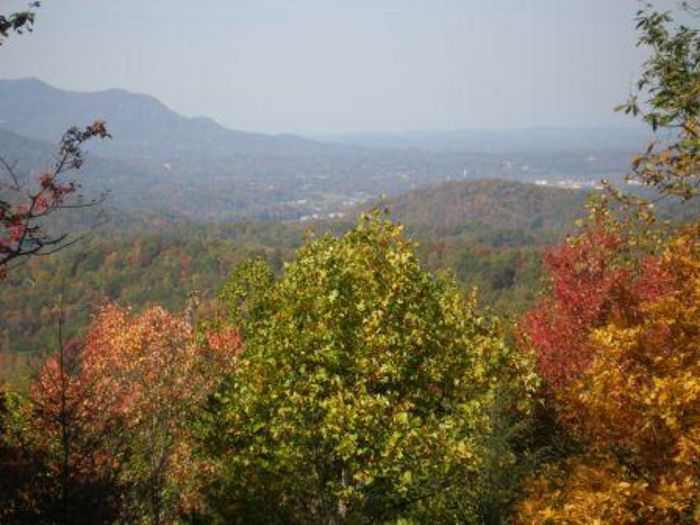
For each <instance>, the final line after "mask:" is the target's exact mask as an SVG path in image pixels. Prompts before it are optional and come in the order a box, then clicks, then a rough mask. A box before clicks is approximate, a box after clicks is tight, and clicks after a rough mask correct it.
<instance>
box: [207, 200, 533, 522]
mask: <svg viewBox="0 0 700 525" xmlns="http://www.w3.org/2000/svg"><path fill="white" fill-rule="evenodd" d="M223 298H224V300H225V302H226V304H227V305H228V306H229V313H230V318H231V321H232V322H233V323H234V324H235V326H237V327H238V328H240V330H241V332H242V334H243V337H244V351H243V353H242V355H241V357H240V358H239V360H238V362H237V364H236V367H235V370H234V371H233V373H232V374H231V375H230V376H229V377H228V379H227V380H226V381H225V385H224V387H223V388H222V389H221V390H220V392H219V393H218V394H217V395H216V396H215V398H214V399H213V401H212V405H211V408H210V410H209V412H208V414H207V416H206V417H205V418H204V421H203V425H202V428H203V431H202V435H203V440H204V444H205V450H206V451H207V452H208V454H209V455H210V457H211V459H212V460H213V462H214V465H215V468H214V474H213V476H212V478H211V481H210V484H209V487H208V492H209V503H210V506H211V508H212V509H213V511H214V513H215V514H216V516H217V517H218V518H219V519H220V520H221V521H223V522H227V523H231V522H241V523H243V522H245V523H255V522H258V523H263V522H264V523H366V522H372V523H376V522H378V521H387V520H392V519H397V518H400V517H406V516H411V515H413V516H420V515H421V514H422V513H424V512H425V513H428V514H429V515H431V516H432V518H431V519H438V517H439V516H440V514H439V513H442V518H441V519H443V521H462V522H464V521H468V522H473V521H481V520H482V518H481V517H480V513H483V512H484V509H485V508H486V507H488V506H489V505H488V503H485V501H486V500H487V499H489V498H491V501H493V500H492V496H493V493H491V494H489V495H485V494H484V492H485V490H486V488H485V487H487V486H489V483H493V480H494V479H496V478H497V476H494V475H493V474H494V471H495V470H498V471H500V472H503V471H504V469H506V468H509V467H512V463H513V462H514V456H513V453H512V451H511V450H510V449H508V447H507V446H506V447H502V448H501V449H499V453H498V454H492V453H491V452H493V450H495V449H494V444H493V436H494V432H495V431H496V430H497V427H499V425H500V422H502V421H504V419H502V418H499V414H500V413H501V409H502V408H504V407H507V408H508V409H517V408H518V407H516V406H515V403H514V401H513V399H514V398H515V396H513V394H514V393H515V392H516V391H517V392H518V394H519V396H518V400H519V402H520V403H521V405H520V408H522V407H524V406H525V400H526V399H527V396H524V395H521V394H522V390H517V389H516V388H515V386H514V385H515V370H516V369H517V368H518V367H520V366H524V363H523V362H521V361H519V359H521V356H517V355H514V354H512V353H511V352H510V351H509V349H508V347H507V346H506V344H505V342H504V340H503V339H502V337H501V335H500V332H499V327H498V324H497V322H496V321H495V319H493V318H491V317H489V316H480V315H478V314H477V312H476V311H475V305H474V302H473V300H469V299H466V300H465V298H464V297H463V296H462V295H461V294H460V293H459V291H458V290H457V288H456V286H455V285H454V283H452V282H451V281H449V280H447V279H436V278H435V277H434V276H432V275H431V274H430V273H428V272H427V271H425V270H423V269H422V268H421V265H420V264H419V262H418V261H417V259H416V258H415V256H414V254H413V245H412V244H411V243H409V242H407V241H405V240H404V239H403V238H402V236H401V228H400V227H399V226H396V225H394V224H392V223H391V222H389V221H387V220H385V219H383V218H382V217H381V216H379V215H378V214H372V215H371V216H369V217H364V218H362V219H361V220H360V223H359V224H358V226H357V227H356V228H355V229H354V230H353V231H351V232H349V233H347V234H346V235H345V236H343V237H341V238H335V237H332V236H330V235H326V236H323V237H321V238H318V239H315V240H311V241H309V242H308V243H307V244H306V245H305V246H304V247H303V248H302V249H301V250H300V251H299V253H298V257H297V259H296V260H295V261H294V262H292V263H290V264H288V265H287V266H286V267H285V269H284V272H283V275H282V276H281V277H280V278H279V279H278V280H275V278H274V276H273V273H272V271H271V270H270V269H269V268H268V267H267V266H266V265H265V264H264V263H262V262H249V263H246V264H244V265H242V266H241V267H240V268H239V269H238V270H237V271H236V272H234V275H233V276H232V278H231V280H230V281H229V282H228V283H227V285H226V287H225V289H224V291H223ZM519 385H520V386H521V387H523V388H524V383H519ZM501 430H504V429H501ZM505 433H507V431H506V432H505ZM487 477H488V479H487ZM500 504H502V506H503V505H504V502H503V501H500ZM418 519H420V518H418Z"/></svg>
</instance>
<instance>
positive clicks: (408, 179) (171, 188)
mask: <svg viewBox="0 0 700 525" xmlns="http://www.w3.org/2000/svg"><path fill="white" fill-rule="evenodd" d="M95 119H104V120H106V121H107V124H108V128H109V130H110V132H111V133H112V135H113V140H110V141H106V142H104V143H96V144H91V145H90V146H89V153H90V155H89V159H88V162H87V163H86V164H85V167H84V169H83V171H82V173H81V174H80V177H79V181H81V182H83V186H84V187H85V188H86V189H87V190H88V193H93V194H94V193H96V192H101V191H103V190H105V189H110V190H112V195H113V197H112V199H111V203H112V206H115V207H117V208H122V209H126V210H129V211H138V212H143V211H147V212H148V213H164V214H166V215H169V216H184V217H188V218H191V219H198V220H202V219H204V220H217V221H219V220H228V219H244V218H263V219H281V220H294V219H299V218H302V217H307V218H324V217H329V216H337V214H338V213H339V212H342V211H343V210H349V209H353V208H355V207H357V206H358V205H360V204H361V203H362V202H365V201H368V200H371V199H373V198H375V197H377V196H378V195H380V194H383V195H386V196H389V197H393V196H398V195H402V194H405V193H407V192H409V191H411V190H415V189H418V188H422V187H425V186H429V185H435V184H438V183H442V182H445V181H450V180H452V181H454V180H475V179H485V178H501V179H508V180H517V181H526V182H527V181H529V182H532V181H536V180H552V181H554V180H565V181H582V182H587V183H589V184H590V183H591V181H597V180H600V179H601V178H613V179H614V178H620V177H621V176H622V175H623V174H624V173H625V171H626V170H627V167H628V164H629V157H630V154H631V153H632V152H633V151H638V150H639V149H640V148H641V147H642V146H643V142H644V141H643V138H642V137H640V136H639V134H638V133H637V132H636V131H630V130H609V129H608V130H555V129H551V130H522V131H504V132H478V131H464V132H444V133H442V132H440V133H417V134H403V135H363V136H342V137H332V138H330V139H329V138H328V137H326V138H325V139H324V140H323V141H321V140H312V139H309V138H304V137H301V136H296V135H265V134H259V133H248V132H244V131H236V130H231V129H228V128H225V127H223V126H221V125H219V124H217V123H216V122H214V121H213V120H211V119H208V118H187V117H184V116H182V115H179V114H177V113H176V112H174V111H172V110H171V109H169V108H167V107H166V106H165V105H163V104H162V103H161V102H159V101H158V100H157V99H155V98H154V97H152V96H149V95H142V94H135V93H129V92H127V91H123V90H118V89H112V90H107V91H100V92H94V93H83V92H73V91H65V90H61V89H58V88H55V87H52V86H50V85H48V84H46V83H45V82H42V81H40V80H37V79H20V80H0V155H2V156H5V157H9V158H10V159H17V160H19V161H20V165H21V166H22V168H23V169H26V170H27V171H32V170H33V169H34V170H35V169H38V168H41V166H43V165H45V164H46V162H47V161H48V160H50V158H51V155H52V154H53V152H54V151H55V144H56V143H57V141H58V140H59V138H60V137H61V135H62V133H63V132H64V131H65V130H66V129H67V128H68V127H70V126H73V125H79V126H84V125H87V124H89V123H90V122H92V121H94V120H95ZM341 141H346V142H348V143H350V144H344V143H342V142H341Z"/></svg>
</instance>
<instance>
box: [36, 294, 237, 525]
mask: <svg viewBox="0 0 700 525" xmlns="http://www.w3.org/2000/svg"><path fill="white" fill-rule="evenodd" d="M239 346H240V345H239V339H238V336H237V334H236V333H235V332H233V331H221V332H218V333H214V332H205V333H204V334H199V335H197V334H195V333H194V331H193V329H192V327H191V325H190V324H189V323H188V321H187V320H186V318H185V317H180V316H174V315H171V314H170V313H168V312H166V311H165V310H163V309H161V308H151V309H149V310H147V311H145V312H144V313H142V314H140V315H138V316H132V315H130V313H129V311H128V310H126V309H123V308H120V307H118V306H115V305H108V306H105V307H104V308H103V309H102V310H101V311H100V312H99V313H98V314H97V315H96V316H95V318H94V320H93V322H92V324H91V327H90V330H89V333H88V335H87V337H86V339H85V342H84V344H83V345H82V346H80V347H75V348H74V349H73V350H71V351H66V349H64V350H63V351H62V352H59V353H58V354H56V355H55V356H53V357H52V358H50V359H49V360H48V361H47V362H46V364H45V365H44V367H43V368H42V370H41V371H40V373H39V376H38V379H37V381H36V384H35V385H34V387H33V389H32V400H33V403H34V405H35V407H37V410H35V412H34V414H35V415H34V417H33V418H31V424H32V435H33V436H35V439H36V440H37V442H38V443H37V444H38V445H39V448H41V449H44V450H47V451H49V456H50V457H52V458H55V459H56V461H55V463H54V465H55V469H56V477H57V479H58V483H59V485H62V484H65V486H66V487H67V488H62V489H61V490H62V491H64V492H65V491H66V490H68V489H71V490H72V489H75V490H77V491H79V490H80V483H79V482H80V481H81V480H85V479H90V480H94V479H108V480H111V482H112V485H113V486H112V487H111V491H110V493H111V494H114V493H119V492H120V491H121V492H122V493H123V496H122V498H121V502H123V501H129V502H130V506H124V505H123V503H119V505H121V506H120V507H119V509H118V511H119V513H120V515H121V516H122V518H127V519H128V517H129V516H128V515H125V512H128V511H133V512H137V513H138V514H139V515H142V516H143V515H149V516H150V519H151V520H152V521H153V522H154V523H161V522H163V521H169V520H172V519H173V518H174V517H175V516H176V515H177V513H178V512H181V511H182V510H183V509H184V508H185V507H187V505H189V504H191V502H192V495H193V493H194V492H195V491H196V479H197V473H198V472H199V469H200V468H203V465H201V464H199V463H197V461H196V460H195V458H194V456H193V454H192V446H191V443H192V440H191V437H192V436H191V426H190V425H191V421H192V419H193V416H194V413H195V411H196V410H197V409H198V407H200V406H201V404H202V403H204V402H205V401H206V399H207V396H208V395H209V394H210V393H211V392H212V391H213V390H214V389H215V387H216V386H217V384H218V378H219V377H221V374H222V373H225V372H226V371H227V370H229V369H230V368H231V367H232V366H233V363H234V361H235V356H236V355H237V353H238V351H239ZM127 507H128V508H127Z"/></svg>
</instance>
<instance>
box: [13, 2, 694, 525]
mask: <svg viewBox="0 0 700 525" xmlns="http://www.w3.org/2000/svg"><path fill="white" fill-rule="evenodd" d="M37 8H38V6H37V5H33V7H32V10H31V11H26V12H24V11H23V12H19V13H15V14H12V15H7V16H0V43H3V42H4V41H5V40H6V39H8V38H10V37H12V38H16V37H17V34H16V33H22V32H26V31H27V29H31V26H32V24H33V21H34V16H35V10H36V9H37ZM636 21H637V30H638V32H639V44H640V46H644V47H648V48H650V50H651V53H650V56H649V58H648V60H647V61H646V62H645V64H644V70H643V72H642V76H641V78H640V80H639V83H638V85H637V87H638V90H639V92H638V93H637V95H635V96H633V97H632V98H630V100H629V101H628V102H627V103H626V104H624V105H622V106H621V107H620V108H618V109H619V111H622V112H625V113H628V114H631V115H632V116H635V117H639V118H641V119H642V120H643V121H644V122H646V123H647V124H649V126H650V128H651V130H652V132H656V133H657V137H662V140H658V141H655V142H651V143H650V144H639V150H640V152H641V153H640V154H639V155H637V156H635V157H633V158H632V159H631V160H630V165H629V167H628V175H627V178H626V180H627V181H628V182H629V184H624V183H620V182H619V180H618V181H613V182H609V181H602V182H601V183H600V186H599V187H597V188H595V189H592V188H589V189H588V190H578V189H562V188H553V187H547V185H535V184H530V183H525V182H513V181H504V180H498V179H489V180H459V181H449V182H445V183H442V184H437V185H432V186H428V187H421V188H417V189H414V190H413V191H410V192H407V193H403V194H401V195H399V196H391V197H389V198H385V199H380V200H377V201H376V202H370V203H365V204H360V203H359V202H352V203H351V204H352V206H351V207H348V208H347V211H346V212H345V213H344V214H342V215H338V216H334V217H332V218H323V217H319V218H318V219H317V220H306V221H303V222H300V221H298V220H289V221H286V222H279V221H278V222H275V221H271V220H259V219H253V218H251V217H250V216H248V217H246V218H245V220H240V221H234V222H232V221H230V218H231V217H230V216H226V217H224V219H225V220H219V221H211V222H205V221H204V220H203V219H206V213H200V214H199V216H198V217H191V216H189V217H188V214H187V213H183V214H172V213H167V212H163V210H158V209H153V208H151V209H149V210H148V211H142V212H140V213H139V212H137V211H135V210H133V209H126V210H124V209H121V210H120V209H116V210H109V209H107V208H106V207H105V205H106V204H109V201H105V199H104V198H103V197H102V196H93V197H80V195H79V193H80V191H79V190H80V188H79V187H78V186H77V185H76V184H75V183H74V182H72V181H71V180H70V177H71V176H73V175H74V174H75V173H76V172H78V171H79V170H81V169H82V168H83V164H84V163H87V164H89V162H90V160H91V158H90V157H88V156H86V155H85V151H86V148H87V147H89V145H90V144H93V143H95V142H96V141H108V140H109V139H110V138H111V134H110V127H109V123H108V122H103V121H96V122H94V123H93V124H90V125H88V126H87V127H84V128H78V127H74V128H70V129H68V131H66V132H65V134H64V135H63V137H62V139H61V141H60V143H59V149H58V152H57V153H56V154H55V155H54V157H53V161H52V162H53V163H52V164H50V167H49V168H47V170H46V171H44V172H42V173H41V175H40V176H39V177H38V179H37V180H36V181H32V180H31V178H27V177H23V176H20V174H17V172H16V166H15V165H14V164H10V163H8V162H7V161H6V160H5V159H4V158H2V157H0V160H2V166H1V167H2V168H3V169H4V170H5V171H6V172H7V175H8V182H6V183H5V182H3V183H2V186H0V189H1V190H2V191H1V192H0V300H1V301H2V316H1V317H0V351H1V352H0V523H8V524H12V523H18V524H19V523H40V524H83V523H84V524H88V523H89V524H93V523H147V524H164V523H193V524H194V523H212V524H218V523H246V524H247V523H253V524H254V523H261V524H297V523H298V524H306V523H312V524H363V523H386V524H395V525H409V524H419V523H446V524H447V523H470V524H471V523H474V524H477V523H484V524H492V523H494V524H495V523H504V524H505V523H514V524H550V523H568V524H579V523H580V524H584V523H614V524H617V523H620V524H640V523H658V524H669V525H670V524H693V523H698V522H700V348H699V346H698V344H699V341H700V221H699V217H700V208H699V206H700V163H699V159H700V137H699V133H700V32H698V31H697V30H695V29H692V28H689V27H686V26H683V25H676V24H675V23H674V19H673V17H672V15H671V14H670V13H659V12H657V11H655V10H654V9H653V8H652V7H647V8H645V9H642V10H641V11H639V13H638V14H637V19H636ZM29 38H31V37H29ZM0 52H2V49H1V48H0ZM42 89H43V88H42ZM57 96H58V95H57ZM61 96H63V95H61ZM66 96H67V95H66ZM69 98H70V97H68V98H67V99H66V100H69ZM70 100H72V99H70ZM144 103H149V104H150V102H149V101H145V102H144ZM66 107H67V109H68V110H71V108H73V107H74V106H71V105H68V106H66ZM148 107H150V105H149V106H148ZM74 110H75V111H77V109H74ZM27 111H28V110H27ZM159 114H160V113H159ZM163 114H164V115H169V114H167V113H163ZM33 115H34V113H27V114H26V115H25V116H24V117H22V115H20V117H21V118H25V119H27V120H26V123H27V127H28V129H30V128H31V126H32V125H34V124H33V123H32V122H30V120H31V118H33ZM20 117H17V118H20ZM163 118H165V117H163ZM168 118H171V117H168ZM173 118H174V117H173ZM172 125H173V126H174V127H176V125H181V126H182V127H183V129H185V128H187V126H188V125H189V124H187V125H186V124H185V123H184V121H180V120H177V119H175V120H173V121H172ZM198 125H200V126H201V129H202V130H204V131H203V132H202V133H204V132H206V134H207V135H206V137H210V138H211V137H214V138H216V140H214V138H211V140H203V142H202V144H204V145H207V144H208V145H209V146H207V147H216V148H220V149H224V150H225V149H226V147H228V146H227V145H228V144H229V142H227V141H228V140H230V138H231V135H230V134H228V133H227V132H225V131H224V130H222V129H219V128H217V127H216V126H215V125H214V124H213V123H209V122H199V124H198ZM56 126H59V124H56ZM178 129H179V128H178ZM13 140H14V138H13ZM153 140H155V139H153ZM219 140H220V141H221V142H217V141H219ZM246 140H249V141H250V142H249V143H248V145H247V147H250V148H262V149H265V148H266V147H270V148H286V147H291V146H290V141H291V143H294V144H296V145H298V144H297V142H296V141H295V140H294V139H290V138H289V137H287V138H285V137H277V139H276V140H274V141H268V140H267V139H265V138H263V137H249V138H248V139H246ZM17 142H18V143H20V144H21V147H22V148H27V147H28V148H30V149H31V148H32V147H36V148H43V147H44V146H43V145H42V144H41V143H27V142H26V141H24V140H20V139H17ZM115 142H116V141H115ZM174 143H175V144H176V145H177V144H178V143H177V141H175V142H174ZM32 144H34V146H32ZM204 145H201V147H205V146H204ZM142 146H143V147H146V149H148V147H147V146H148V144H147V143H143V144H142ZM171 146H172V145H171ZM302 146H303V148H304V150H305V151H306V150H308V151H309V152H310V153H309V155H312V154H314V152H315V151H316V150H315V148H317V147H319V146H318V145H316V144H315V143H313V142H311V141H310V142H309V143H307V142H303V144H302ZM100 147H101V148H108V147H109V142H106V143H105V144H101V145H100ZM122 147H123V146H122ZM153 147H154V148H156V146H153ZM162 147H163V148H165V147H166V145H163V146H162ZM178 147H180V146H178ZM183 147H184V146H183ZM343 151H344V153H343V154H351V153H350V152H351V151H355V150H352V148H350V149H349V150H343ZM358 151H359V150H358ZM280 158H284V157H280ZM114 169H117V170H118V166H117V167H115V168H114ZM290 169H291V168H290ZM341 178H342V177H341ZM370 182H371V181H370ZM103 211H109V212H110V213H111V214H112V217H113V220H112V221H111V222H107V223H105V222H104V221H102V220H101V219H100V213H101V212H103ZM93 213H97V215H95V216H94V217H91V216H90V215H91V214H93ZM233 215H235V214H233ZM286 218H290V217H286ZM295 218H298V217H295ZM86 231H87V232H88V233H84V232H86ZM62 232H68V233H62Z"/></svg>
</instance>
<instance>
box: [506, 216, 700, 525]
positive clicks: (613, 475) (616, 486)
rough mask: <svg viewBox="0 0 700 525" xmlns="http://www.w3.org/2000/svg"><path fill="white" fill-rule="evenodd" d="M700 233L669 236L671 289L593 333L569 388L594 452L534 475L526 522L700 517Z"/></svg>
mask: <svg viewBox="0 0 700 525" xmlns="http://www.w3.org/2000/svg"><path fill="white" fill-rule="evenodd" d="M699 233H700V227H699V225H698V224H696V225H695V226H693V227H691V228H688V229H686V230H685V231H684V232H682V233H681V234H679V235H677V236H676V237H675V238H673V239H672V240H670V241H669V242H668V243H667V246H666V250H665V252H664V253H663V255H662V256H661V257H660V260H659V264H658V269H659V271H658V276H659V278H660V279H663V281H664V282H663V290H664V293H663V294H660V295H658V296H656V297H654V298H653V299H650V300H648V301H646V302H644V303H643V304H642V305H641V306H640V307H639V314H641V315H633V316H629V317H628V318H627V321H625V320H623V319H615V320H614V321H613V322H611V323H610V324H608V325H607V326H605V327H603V328H600V329H598V330H596V331H594V332H593V333H592V334H591V336H590V338H591V339H590V341H591V344H592V345H593V346H594V348H595V352H594V355H595V358H594V359H593V362H592V363H591V365H590V367H589V368H588V369H587V370H586V372H585V373H584V374H583V376H582V377H581V379H580V380H579V381H577V382H575V383H574V384H573V385H572V386H571V387H570V388H569V389H568V391H567V392H566V396H567V397H568V398H570V399H572V400H575V401H574V402H575V403H576V407H577V408H578V410H580V413H579V417H577V418H576V419H575V420H573V421H571V422H570V423H571V426H572V429H573V430H574V431H575V432H577V433H578V435H579V436H580V437H582V438H583V439H584V440H585V442H586V444H587V451H586V454H585V455H583V456H581V457H579V458H574V459H572V460H570V461H569V462H568V463H567V464H566V465H565V467H564V468H563V469H562V470H561V471H558V472H555V473H554V474H552V473H548V475H542V476H540V478H539V479H538V480H536V481H534V482H532V483H531V484H530V487H529V493H530V497H529V498H528V499H527V500H526V501H524V502H523V503H522V504H521V506H520V509H519V518H518V520H519V522H520V523H550V522H551V523H658V524H664V523H668V524H672V523H698V522H700V496H699V494H700V257H699V254H700V243H699V242H698V234H699ZM630 319H636V321H630ZM625 323H627V324H625Z"/></svg>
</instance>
